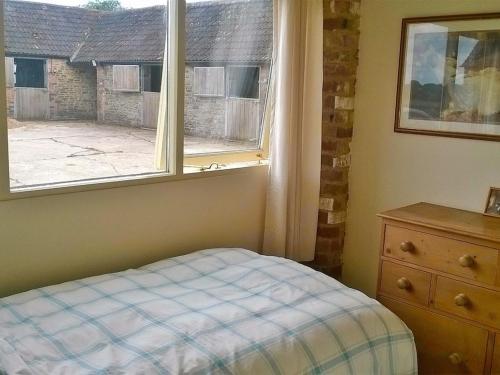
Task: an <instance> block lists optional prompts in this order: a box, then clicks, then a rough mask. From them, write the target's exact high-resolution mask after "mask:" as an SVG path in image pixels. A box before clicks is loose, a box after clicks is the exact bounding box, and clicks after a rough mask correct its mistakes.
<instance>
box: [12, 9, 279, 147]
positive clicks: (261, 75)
mask: <svg viewBox="0 0 500 375" xmlns="http://www.w3.org/2000/svg"><path fill="white" fill-rule="evenodd" d="M167 11H168V10H167V8H165V7H162V6H155V7H149V8H141V9H130V10H120V11H115V12H104V11H96V10H89V9H84V8H77V7H65V6H57V5H50V4H42V3H30V2H24V1H6V2H5V53H6V82H7V98H8V114H9V116H10V117H13V118H16V119H18V120H21V121H22V120H28V119H30V120H91V121H97V122H98V123H101V124H115V125H123V126H134V127H151V128H155V127H156V121H157V114H158V104H159V97H160V88H161V80H162V75H163V66H162V61H163V55H164V48H165V39H166V30H167V19H168V17H167V14H166V13H167ZM272 18H273V11H272V0H232V1H224V0H222V1H214V2H201V3H191V4H188V8H187V15H186V29H187V35H186V72H185V78H186V97H185V103H186V104H185V130H186V134H188V135H195V136H203V137H215V138H230V139H245V140H251V139H255V138H258V136H259V134H258V132H259V128H260V126H259V124H260V121H261V119H262V115H263V109H264V105H265V100H266V92H267V84H268V78H269V71H270V63H271V54H272V34H273V26H272ZM27 20H29V21H27Z"/></svg>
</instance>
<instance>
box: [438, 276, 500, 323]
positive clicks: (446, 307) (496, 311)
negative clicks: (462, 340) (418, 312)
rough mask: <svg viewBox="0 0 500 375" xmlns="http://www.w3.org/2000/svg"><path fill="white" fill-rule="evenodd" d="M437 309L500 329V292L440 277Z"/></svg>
mask: <svg viewBox="0 0 500 375" xmlns="http://www.w3.org/2000/svg"><path fill="white" fill-rule="evenodd" d="M433 304H434V307H435V308H436V309H439V310H442V311H446V312H449V313H451V314H454V315H457V316H461V317H463V318H467V319H471V320H474V321H477V322H481V323H484V324H487V325H489V326H491V327H495V328H497V329H500V292H497V291H494V290H491V289H486V288H482V287H479V286H474V285H470V284H466V283H464V282H461V281H456V280H452V279H448V278H447V277H441V276H438V278H437V283H436V293H435V295H434V301H433Z"/></svg>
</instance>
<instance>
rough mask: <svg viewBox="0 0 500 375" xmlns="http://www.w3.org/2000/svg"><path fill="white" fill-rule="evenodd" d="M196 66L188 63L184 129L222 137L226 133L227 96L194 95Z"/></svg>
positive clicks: (202, 134)
mask: <svg viewBox="0 0 500 375" xmlns="http://www.w3.org/2000/svg"><path fill="white" fill-rule="evenodd" d="M193 83H194V68H193V67H192V66H189V65H186V75H185V87H186V95H185V97H184V119H185V120H184V131H185V134H186V135H192V136H200V137H213V138H222V137H224V133H225V122H226V117H225V116H226V98H225V97H211V96H197V95H194V88H193Z"/></svg>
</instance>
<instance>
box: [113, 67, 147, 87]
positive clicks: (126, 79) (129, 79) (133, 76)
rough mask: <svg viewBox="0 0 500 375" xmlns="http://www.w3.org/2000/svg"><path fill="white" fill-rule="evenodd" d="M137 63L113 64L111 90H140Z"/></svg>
mask: <svg viewBox="0 0 500 375" xmlns="http://www.w3.org/2000/svg"><path fill="white" fill-rule="evenodd" d="M140 87H141V82H140V80H139V65H113V90H115V91H132V92H138V91H140Z"/></svg>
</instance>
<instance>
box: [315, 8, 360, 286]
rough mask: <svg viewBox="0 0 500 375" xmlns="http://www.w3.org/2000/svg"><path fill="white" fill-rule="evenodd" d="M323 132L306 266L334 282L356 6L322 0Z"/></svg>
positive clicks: (341, 234)
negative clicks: (313, 235)
mask: <svg viewBox="0 0 500 375" xmlns="http://www.w3.org/2000/svg"><path fill="white" fill-rule="evenodd" d="M323 4H324V24H323V32H324V40H323V48H324V52H323V64H324V67H323V77H324V78H323V79H324V83H323V127H322V145H321V190H320V209H319V214H318V231H317V239H316V255H315V259H314V262H312V264H311V265H312V266H313V267H314V268H316V269H318V270H320V271H322V272H325V273H327V274H329V275H332V276H335V277H338V276H340V274H341V270H342V249H343V245H344V233H345V219H346V211H347V201H348V174H349V166H350V147H349V144H350V142H351V138H352V131H353V129H352V125H353V109H354V87H355V82H356V69H357V65H358V40H359V7H360V0H324V1H323Z"/></svg>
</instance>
